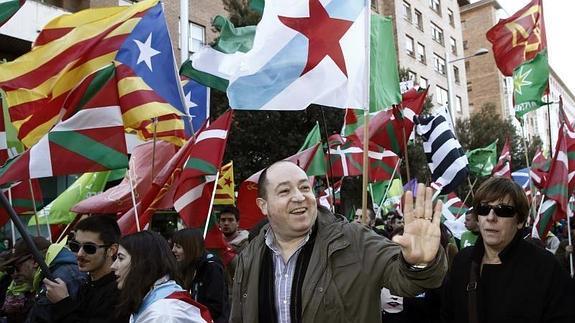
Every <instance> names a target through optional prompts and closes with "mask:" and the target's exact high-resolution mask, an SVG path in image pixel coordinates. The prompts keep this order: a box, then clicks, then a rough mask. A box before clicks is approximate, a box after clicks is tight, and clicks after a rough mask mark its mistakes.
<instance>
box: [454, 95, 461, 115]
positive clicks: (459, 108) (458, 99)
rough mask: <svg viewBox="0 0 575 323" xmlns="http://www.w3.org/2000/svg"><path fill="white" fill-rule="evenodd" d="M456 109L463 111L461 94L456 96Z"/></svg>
mask: <svg viewBox="0 0 575 323" xmlns="http://www.w3.org/2000/svg"><path fill="white" fill-rule="evenodd" d="M455 111H457V112H459V113H461V112H462V111H463V108H462V105H461V97H460V96H457V95H456V96H455Z"/></svg>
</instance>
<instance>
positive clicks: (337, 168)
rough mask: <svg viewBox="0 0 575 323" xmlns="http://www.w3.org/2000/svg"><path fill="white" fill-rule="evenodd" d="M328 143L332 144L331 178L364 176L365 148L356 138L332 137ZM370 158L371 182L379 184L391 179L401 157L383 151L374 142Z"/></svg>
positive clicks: (371, 146)
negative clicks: (378, 182)
mask: <svg viewBox="0 0 575 323" xmlns="http://www.w3.org/2000/svg"><path fill="white" fill-rule="evenodd" d="M328 142H330V154H329V156H330V157H331V165H332V167H331V170H332V174H331V176H333V177H343V176H360V175H362V173H363V146H362V144H361V142H360V141H359V139H358V138H357V137H356V136H349V137H347V138H344V137H341V136H340V135H337V134H336V135H332V136H330V138H329V139H328ZM326 156H327V155H326ZM368 156H369V165H370V167H369V180H370V181H371V182H377V181H385V180H388V179H390V178H391V174H393V170H394V168H395V165H396V164H397V162H398V161H399V157H398V156H397V155H396V154H394V153H393V152H392V151H390V150H386V149H383V148H382V147H380V146H378V145H376V144H374V143H373V142H370V144H369V152H368ZM326 158H327V157H326Z"/></svg>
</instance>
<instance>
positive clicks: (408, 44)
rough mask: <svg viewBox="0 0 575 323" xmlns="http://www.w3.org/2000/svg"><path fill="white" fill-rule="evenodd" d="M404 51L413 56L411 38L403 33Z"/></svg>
mask: <svg viewBox="0 0 575 323" xmlns="http://www.w3.org/2000/svg"><path fill="white" fill-rule="evenodd" d="M405 51H406V52H407V55H409V56H412V57H413V56H415V52H414V48H413V38H411V37H410V36H408V35H405Z"/></svg>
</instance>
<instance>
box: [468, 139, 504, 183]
mask: <svg viewBox="0 0 575 323" xmlns="http://www.w3.org/2000/svg"><path fill="white" fill-rule="evenodd" d="M466 155H467V160H468V161H469V170H470V171H471V172H472V173H473V174H475V175H476V176H490V175H491V171H492V170H493V167H495V163H496V162H497V140H495V141H494V142H493V143H491V144H490V145H489V146H487V147H483V148H477V149H474V150H472V151H470V152H467V153H466Z"/></svg>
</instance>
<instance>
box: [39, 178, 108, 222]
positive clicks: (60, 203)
mask: <svg viewBox="0 0 575 323" xmlns="http://www.w3.org/2000/svg"><path fill="white" fill-rule="evenodd" d="M109 176H110V171H104V172H97V173H85V174H83V175H82V176H80V177H79V178H78V179H77V180H76V181H75V182H74V183H73V184H72V185H71V186H70V187H68V188H67V189H66V190H65V191H64V192H63V193H62V194H60V196H58V197H57V198H56V199H55V200H54V201H52V203H50V204H48V205H46V207H44V209H42V210H40V211H38V213H37V214H38V222H39V223H40V224H46V221H48V222H49V223H50V224H68V223H70V222H72V221H73V220H74V218H75V217H76V213H75V212H70V209H71V208H72V207H73V206H74V205H76V204H77V203H78V202H80V201H82V200H84V199H86V198H88V197H90V196H92V195H95V194H98V193H100V192H102V191H103V190H104V187H105V186H106V182H107V181H108V177H109ZM28 225H29V226H33V225H36V221H35V219H34V217H32V218H31V219H30V221H29V222H28Z"/></svg>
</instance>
